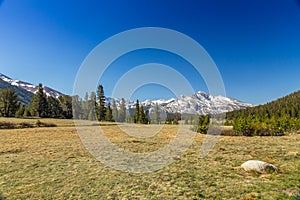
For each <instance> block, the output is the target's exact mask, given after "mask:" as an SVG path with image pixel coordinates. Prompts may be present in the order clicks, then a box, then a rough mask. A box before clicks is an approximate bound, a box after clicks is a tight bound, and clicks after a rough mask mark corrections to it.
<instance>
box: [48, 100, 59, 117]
mask: <svg viewBox="0 0 300 200" xmlns="http://www.w3.org/2000/svg"><path fill="white" fill-rule="evenodd" d="M47 102H48V116H49V117H51V118H59V117H61V115H62V107H61V105H60V103H59V101H58V99H56V98H54V97H52V96H49V97H48V98H47Z"/></svg>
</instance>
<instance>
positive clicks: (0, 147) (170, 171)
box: [0, 118, 300, 199]
mask: <svg viewBox="0 0 300 200" xmlns="http://www.w3.org/2000/svg"><path fill="white" fill-rule="evenodd" d="M1 120H9V121H10V122H12V121H13V120H16V121H15V123H19V122H20V121H17V120H21V121H22V120H25V119H4V118H1ZM1 120H0V121H1ZM31 120H32V121H30V120H29V121H28V123H35V122H36V119H31ZM25 121H26V120H25ZM41 121H42V122H45V123H54V124H56V125H57V127H51V128H27V129H10V130H0V196H1V195H2V196H4V197H5V198H7V199H293V198H294V199H295V198H296V195H297V193H299V186H300V155H299V153H300V152H299V150H300V148H299V147H300V135H299V134H294V135H289V136H282V137H229V136H221V137H220V138H219V141H218V143H217V144H216V145H215V147H214V148H213V150H212V151H211V152H210V153H209V155H208V156H207V157H205V158H204V159H200V158H199V157H198V155H199V150H200V148H201V145H202V142H203V139H204V137H205V136H204V135H201V134H198V135H197V136H196V139H195V141H194V143H193V144H192V146H191V147H190V148H189V149H188V150H187V151H186V152H185V153H184V154H183V155H182V156H181V157H180V158H178V159H177V160H176V161H175V162H174V163H172V164H171V165H169V166H166V167H165V168H163V169H161V170H159V171H157V172H153V173H146V174H130V173H123V172H119V171H115V170H113V169H111V168H109V167H106V166H105V165H103V164H102V163H100V162H99V161H97V160H96V159H95V158H93V157H92V156H91V155H90V154H89V153H88V152H87V151H86V150H85V148H84V147H83V145H82V143H81V141H80V139H79V137H78V135H77V132H76V129H75V127H73V121H72V120H56V119H41ZM26 122H27V121H26ZM86 123H87V124H86V128H91V129H94V128H95V125H96V124H95V123H96V122H86ZM105 124H106V123H105ZM105 124H103V123H102V125H103V126H102V127H101V128H102V129H103V130H104V132H105V134H106V135H107V137H108V138H109V139H110V140H111V141H112V142H113V143H115V144H117V145H118V146H120V147H121V148H124V149H126V150H130V151H133V152H147V151H154V150H156V149H159V148H161V147H163V146H164V145H166V144H167V143H168V142H169V141H170V140H172V139H173V138H174V136H175V135H176V131H177V130H178V128H177V126H170V125H168V126H164V127H163V128H162V129H161V131H160V132H159V133H158V134H157V135H155V136H153V137H149V138H140V139H139V138H134V137H132V136H128V135H127V134H125V132H123V131H122V130H121V129H120V128H119V127H118V126H116V125H115V124H114V123H109V124H106V125H105ZM249 159H260V160H263V161H267V162H270V163H272V164H274V165H276V166H277V167H278V168H279V170H278V171H277V172H275V173H273V174H262V175H260V174H254V173H248V172H245V171H243V170H242V169H241V168H240V167H239V166H240V165H241V164H242V163H243V162H244V161H247V160H249Z"/></svg>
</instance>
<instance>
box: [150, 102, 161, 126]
mask: <svg viewBox="0 0 300 200" xmlns="http://www.w3.org/2000/svg"><path fill="white" fill-rule="evenodd" d="M152 121H153V122H151V123H154V124H160V109H159V106H158V103H155V106H154V112H153V119H152Z"/></svg>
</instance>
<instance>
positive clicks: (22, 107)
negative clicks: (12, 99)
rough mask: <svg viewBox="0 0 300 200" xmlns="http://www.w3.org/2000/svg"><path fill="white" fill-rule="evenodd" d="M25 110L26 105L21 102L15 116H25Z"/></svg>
mask: <svg viewBox="0 0 300 200" xmlns="http://www.w3.org/2000/svg"><path fill="white" fill-rule="evenodd" d="M24 112H25V107H24V106H23V105H22V104H21V105H20V106H19V108H18V110H17V112H16V114H15V117H17V118H21V117H23V115H24Z"/></svg>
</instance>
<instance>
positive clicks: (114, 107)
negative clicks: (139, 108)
mask: <svg viewBox="0 0 300 200" xmlns="http://www.w3.org/2000/svg"><path fill="white" fill-rule="evenodd" d="M112 116H113V119H114V121H118V118H119V113H118V108H117V104H116V101H115V100H113V104H112Z"/></svg>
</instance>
